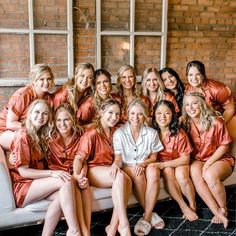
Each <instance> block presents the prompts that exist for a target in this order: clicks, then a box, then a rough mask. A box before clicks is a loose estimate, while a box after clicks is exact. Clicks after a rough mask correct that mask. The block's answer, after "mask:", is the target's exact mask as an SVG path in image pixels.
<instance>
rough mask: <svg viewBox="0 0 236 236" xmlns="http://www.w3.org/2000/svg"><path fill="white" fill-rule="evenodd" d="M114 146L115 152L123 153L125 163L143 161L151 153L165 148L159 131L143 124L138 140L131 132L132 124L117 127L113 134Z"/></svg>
mask: <svg viewBox="0 0 236 236" xmlns="http://www.w3.org/2000/svg"><path fill="white" fill-rule="evenodd" d="M113 147H114V153H115V154H121V156H122V161H123V164H126V165H135V164H138V163H143V162H144V161H145V160H146V159H147V158H148V157H149V155H150V154H151V153H156V152H159V151H161V150H162V149H163V146H162V143H161V141H160V139H159V135H158V133H157V131H156V130H155V129H153V128H151V127H149V126H146V125H143V126H142V128H141V130H140V136H139V138H138V140H137V142H135V141H134V139H133V136H132V134H131V129H130V124H129V122H127V123H126V124H125V126H123V127H121V128H119V129H117V130H116V131H115V132H114V134H113Z"/></svg>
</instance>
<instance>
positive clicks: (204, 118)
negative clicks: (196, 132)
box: [182, 92, 222, 132]
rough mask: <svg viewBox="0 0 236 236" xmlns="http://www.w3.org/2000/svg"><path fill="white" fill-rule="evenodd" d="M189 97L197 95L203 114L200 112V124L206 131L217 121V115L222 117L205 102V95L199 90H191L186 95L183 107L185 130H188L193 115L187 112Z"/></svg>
mask: <svg viewBox="0 0 236 236" xmlns="http://www.w3.org/2000/svg"><path fill="white" fill-rule="evenodd" d="M188 97H195V98H197V101H198V104H199V107H200V110H201V114H200V124H201V128H202V129H203V130H205V131H207V130H209V129H210V127H211V125H212V124H213V122H214V121H215V119H216V117H222V116H221V114H220V113H219V112H217V111H215V110H214V109H213V108H212V107H211V106H208V105H207V104H206V102H205V99H204V97H203V96H202V95H201V94H200V93H197V92H190V93H187V94H185V95H184V99H183V108H182V117H183V120H182V124H183V126H184V128H185V130H186V131H187V132H188V131H189V129H190V125H191V120H192V119H191V117H189V115H188V114H187V112H186V109H185V106H186V100H187V98H188Z"/></svg>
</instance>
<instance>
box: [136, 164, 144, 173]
mask: <svg viewBox="0 0 236 236" xmlns="http://www.w3.org/2000/svg"><path fill="white" fill-rule="evenodd" d="M144 170H145V167H144V166H143V164H137V165H136V166H135V167H134V170H133V175H134V176H138V175H141V174H142V172H144Z"/></svg>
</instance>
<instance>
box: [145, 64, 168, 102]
mask: <svg viewBox="0 0 236 236" xmlns="http://www.w3.org/2000/svg"><path fill="white" fill-rule="evenodd" d="M151 72H153V73H155V75H156V76H157V83H158V85H159V86H158V89H157V101H160V100H162V99H163V97H164V90H165V85H164V83H163V81H162V79H161V76H160V73H159V72H158V70H157V69H156V68H154V67H151V68H147V69H145V70H144V72H143V77H142V84H141V86H142V94H143V95H144V96H146V97H149V91H148V89H147V87H146V83H147V78H148V75H149V73H151Z"/></svg>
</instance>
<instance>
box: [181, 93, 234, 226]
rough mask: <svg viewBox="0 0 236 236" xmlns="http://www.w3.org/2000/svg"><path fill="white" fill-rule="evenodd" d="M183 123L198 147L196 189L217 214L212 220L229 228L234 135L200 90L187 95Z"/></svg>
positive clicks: (193, 171)
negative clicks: (228, 181) (228, 180)
mask: <svg viewBox="0 0 236 236" xmlns="http://www.w3.org/2000/svg"><path fill="white" fill-rule="evenodd" d="M183 122H184V125H185V128H186V130H187V132H188V134H189V137H190V140H191V142H192V145H193V149H194V150H193V152H192V157H193V159H194V161H193V162H192V164H191V167H190V174H191V178H192V180H193V184H194V186H195V189H196V191H197V193H198V194H199V195H200V197H201V198H202V199H203V201H204V202H205V203H206V204H207V206H208V207H209V208H210V210H211V211H212V213H213V214H214V215H215V216H214V217H213V219H212V223H218V224H219V223H223V225H224V227H225V228H226V227H227V226H228V219H227V208H226V192H225V187H224V184H223V183H222V181H223V180H225V179H226V178H227V177H229V176H230V175H231V174H232V171H233V167H234V162H235V161H234V158H233V157H232V156H231V155H230V154H228V153H227V151H228V145H229V143H230V142H231V141H232V138H231V136H230V135H229V132H228V130H227V128H226V126H225V124H224V121H223V120H222V119H221V118H219V117H217V114H216V112H215V111H213V110H211V109H210V108H209V107H207V105H206V102H205V100H204V98H203V97H202V95H201V94H199V93H196V92H193V93H188V94H186V95H185V96H184V100H183Z"/></svg>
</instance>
